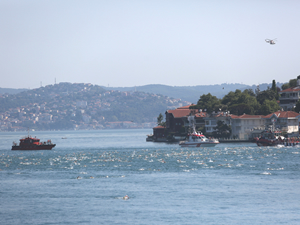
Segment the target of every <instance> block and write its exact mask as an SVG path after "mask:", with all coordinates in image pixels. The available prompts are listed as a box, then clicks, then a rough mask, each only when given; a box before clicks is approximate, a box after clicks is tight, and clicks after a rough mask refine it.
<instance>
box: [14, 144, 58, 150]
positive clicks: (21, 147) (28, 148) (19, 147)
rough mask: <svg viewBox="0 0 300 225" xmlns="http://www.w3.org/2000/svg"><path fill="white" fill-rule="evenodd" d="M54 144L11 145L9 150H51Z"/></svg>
mask: <svg viewBox="0 0 300 225" xmlns="http://www.w3.org/2000/svg"><path fill="white" fill-rule="evenodd" d="M55 145H56V144H49V145H35V146H19V145H14V146H12V148H11V150H51V149H52V148H54V147H55Z"/></svg>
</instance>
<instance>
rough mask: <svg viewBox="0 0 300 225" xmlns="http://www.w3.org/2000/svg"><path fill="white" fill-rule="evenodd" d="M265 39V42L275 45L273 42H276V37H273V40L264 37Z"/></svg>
mask: <svg viewBox="0 0 300 225" xmlns="http://www.w3.org/2000/svg"><path fill="white" fill-rule="evenodd" d="M265 41H266V42H267V43H269V44H270V45H275V44H276V43H275V42H276V41H277V40H276V38H275V39H273V40H271V39H266V40H265Z"/></svg>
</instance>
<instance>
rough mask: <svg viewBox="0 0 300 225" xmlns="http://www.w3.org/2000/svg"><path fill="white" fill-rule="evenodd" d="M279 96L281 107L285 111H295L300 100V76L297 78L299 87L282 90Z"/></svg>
mask: <svg viewBox="0 0 300 225" xmlns="http://www.w3.org/2000/svg"><path fill="white" fill-rule="evenodd" d="M279 94H280V97H279V105H280V107H281V108H282V109H283V110H293V109H294V107H295V106H296V103H297V102H298V100H299V99H300V76H298V77H297V87H292V88H288V89H285V90H282V91H280V92H279Z"/></svg>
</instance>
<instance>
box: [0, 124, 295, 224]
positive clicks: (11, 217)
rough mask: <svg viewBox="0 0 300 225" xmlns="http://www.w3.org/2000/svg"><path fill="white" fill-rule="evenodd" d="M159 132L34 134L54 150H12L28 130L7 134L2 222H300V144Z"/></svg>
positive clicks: (3, 136) (1, 148)
mask: <svg viewBox="0 0 300 225" xmlns="http://www.w3.org/2000/svg"><path fill="white" fill-rule="evenodd" d="M149 133H151V130H143V129H141V130H100V131H51V132H31V136H36V137H37V138H40V139H41V141H47V140H48V139H51V140H52V142H53V143H55V144H56V147H55V148H53V149H52V150H51V151H49V150H43V151H11V150H10V149H11V145H12V142H13V141H16V142H18V139H20V138H21V137H22V136H25V135H26V133H21V132H15V133H3V132H2V133H0V224H1V225H3V224H72V225H73V224H75V225H76V224H145V225H148V224H300V214H299V212H300V188H299V187H300V148H299V147H257V146H256V145H255V144H254V143H242V144H241V143H236V144H219V145H217V146H216V147H210V148H186V147H179V145H178V144H166V143H153V142H146V135H147V134H149ZM125 195H128V196H129V199H128V200H124V199H123V197H124V196H125Z"/></svg>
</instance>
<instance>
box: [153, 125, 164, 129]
mask: <svg viewBox="0 0 300 225" xmlns="http://www.w3.org/2000/svg"><path fill="white" fill-rule="evenodd" d="M164 128H165V127H164V126H157V127H153V129H164Z"/></svg>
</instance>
